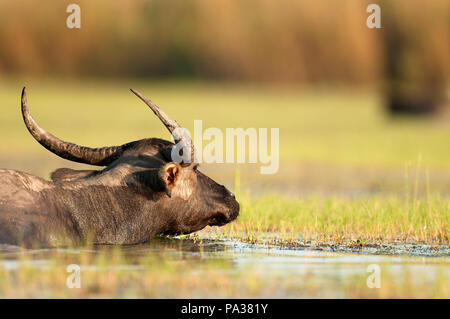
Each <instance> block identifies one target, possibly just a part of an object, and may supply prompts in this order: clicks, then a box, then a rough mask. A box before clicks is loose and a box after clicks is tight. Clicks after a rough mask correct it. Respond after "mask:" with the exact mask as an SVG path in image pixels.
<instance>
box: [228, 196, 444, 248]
mask: <svg viewBox="0 0 450 319" xmlns="http://www.w3.org/2000/svg"><path fill="white" fill-rule="evenodd" d="M240 202H241V214H240V217H239V218H238V220H237V221H236V222H234V223H232V224H230V225H227V226H225V227H223V228H222V229H221V230H220V233H221V236H225V237H232V238H240V239H241V240H244V241H245V240H248V239H250V240H253V241H258V240H260V239H261V240H264V241H267V238H269V239H270V238H272V239H275V242H278V243H280V240H281V244H283V242H289V241H291V242H293V241H296V242H302V243H308V242H312V243H315V244H331V243H332V244H347V245H352V244H355V243H364V242H367V243H372V244H381V243H389V242H405V243H406V242H410V243H411V242H415V243H428V244H433V243H435V244H438V243H447V244H448V242H449V237H448V236H449V230H450V229H449V225H450V202H449V201H448V200H447V199H442V198H440V197H430V198H423V199H416V200H410V201H408V200H406V199H400V198H397V197H384V196H375V197H373V196H372V197H361V198H355V199H349V198H347V199H346V198H321V197H320V196H310V197H306V198H288V197H283V196H280V195H265V196H257V197H243V198H241V200H240ZM274 233H275V234H276V236H275V237H274V236H273V234H274ZM269 242H270V241H269Z"/></svg>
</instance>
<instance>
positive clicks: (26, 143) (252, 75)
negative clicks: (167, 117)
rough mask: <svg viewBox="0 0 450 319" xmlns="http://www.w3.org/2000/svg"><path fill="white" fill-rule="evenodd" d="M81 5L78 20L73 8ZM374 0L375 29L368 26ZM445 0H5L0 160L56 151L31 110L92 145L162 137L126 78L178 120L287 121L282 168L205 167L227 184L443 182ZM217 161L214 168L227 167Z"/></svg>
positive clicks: (51, 165) (447, 128)
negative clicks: (23, 97) (27, 114)
mask: <svg viewBox="0 0 450 319" xmlns="http://www.w3.org/2000/svg"><path fill="white" fill-rule="evenodd" d="M70 3H76V4H78V5H79V6H80V7H81V28H80V29H69V28H67V26H66V19H67V17H68V16H69V13H66V8H67V6H68V5H69V4H70ZM369 3H377V4H379V5H380V7H381V26H382V28H381V29H369V28H367V26H366V19H367V17H368V16H369V13H367V12H366V8H367V6H368V4H369ZM449 14H450V2H449V1H446V0H442V1H441V0H432V1H427V2H425V1H417V0H408V1H406V0H400V1H399V0H397V1H376V2H374V1H354V0H347V1H332V0H329V1H328V0H327V1H320V2H319V1H293V0H289V1H288V0H280V1H273V0H214V1H210V0H209V1H208V0H189V1H157V0H147V1H145V0H117V1H106V0H105V1H103V0H98V1H95V2H94V1H82V0H77V1H75V0H71V1H57V2H56V1H39V2H36V1H31V0H16V1H6V0H0V107H1V110H2V115H1V117H0V141H1V143H0V167H8V168H14V169H20V170H25V171H27V172H30V173H35V174H39V175H41V176H43V177H45V178H48V175H49V173H50V171H51V170H52V169H55V168H57V167H60V166H66V167H83V165H78V164H74V163H69V162H67V161H64V160H60V159H58V158H57V157H56V156H54V155H52V154H50V153H48V152H47V151H46V150H44V149H43V148H42V147H41V146H40V145H38V143H36V142H34V141H33V140H32V138H31V136H29V134H28V132H27V131H26V128H25V126H24V125H23V123H22V119H21V114H20V110H19V95H20V90H21V88H22V87H23V86H24V85H27V87H28V95H29V96H28V99H29V103H30V107H31V110H32V113H33V114H34V117H35V118H36V120H37V121H38V122H39V123H40V124H41V125H42V126H43V127H44V128H46V129H47V130H49V131H50V132H52V133H53V134H55V135H57V136H58V137H60V138H62V139H65V140H69V141H71V142H74V143H78V144H83V145H88V146H105V145H115V144H121V143H125V142H129V141H131V140H135V139H140V138H144V137H151V136H155V137H163V138H167V139H169V138H170V137H169V134H168V133H167V132H166V131H165V128H164V127H163V126H162V125H161V124H160V123H159V122H158V121H157V120H156V118H154V116H153V114H152V113H151V112H149V111H148V110H147V109H146V108H145V106H144V105H141V104H142V103H139V101H138V100H137V99H136V98H135V97H134V96H133V95H131V94H130V93H129V92H128V91H127V90H128V88H129V87H133V88H135V89H137V90H139V91H141V92H142V93H144V94H145V95H147V96H148V97H150V98H151V99H152V100H154V101H155V102H156V103H157V104H158V105H160V106H161V107H162V108H163V109H164V110H166V111H167V112H168V113H169V114H171V115H172V116H173V117H174V118H176V119H177V120H178V121H179V122H180V123H181V124H182V125H183V126H186V127H187V128H189V129H192V127H193V120H194V119H203V120H204V124H203V127H204V128H207V127H219V128H223V129H224V128H226V127H244V128H248V127H256V128H258V127H268V128H271V127H279V128H280V161H281V164H280V170H279V173H278V174H275V175H270V176H264V175H260V174H259V167H260V165H259V164H251V165H250V164H248V165H204V170H206V171H208V172H209V173H210V174H211V175H213V176H214V177H217V178H222V179H223V180H225V181H226V183H227V184H228V185H231V187H233V179H234V174H235V172H236V169H238V170H239V171H240V175H241V180H242V182H241V187H242V188H243V189H250V190H251V191H252V192H256V193H258V192H265V191H267V190H271V191H273V190H276V191H279V192H283V193H294V194H301V193H305V192H321V193H332V194H335V193H339V194H347V195H348V194H349V195H351V196H353V194H359V193H361V192H362V193H372V192H388V193H391V192H399V193H401V192H403V191H404V189H405V184H408V183H409V180H415V181H418V191H420V192H425V191H430V190H433V191H438V192H440V193H443V194H448V192H449V189H450V116H449V102H448V100H449V77H450V56H449V55H450V53H449V52H450V50H449V46H450V34H449V32H450V31H449V30H450V19H449ZM219 167H220V168H219Z"/></svg>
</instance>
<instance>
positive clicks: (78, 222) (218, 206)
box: [0, 88, 239, 247]
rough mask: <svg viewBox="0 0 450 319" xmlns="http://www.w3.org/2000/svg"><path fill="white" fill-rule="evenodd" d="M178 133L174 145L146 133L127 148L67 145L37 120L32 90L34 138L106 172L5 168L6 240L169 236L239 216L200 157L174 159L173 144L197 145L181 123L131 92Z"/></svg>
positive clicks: (1, 222)
mask: <svg viewBox="0 0 450 319" xmlns="http://www.w3.org/2000/svg"><path fill="white" fill-rule="evenodd" d="M132 92H133V93H134V94H136V95H137V96H138V97H139V98H140V99H141V100H143V101H144V102H145V103H146V104H147V105H148V106H149V107H150V108H151V109H152V111H153V112H154V113H155V114H156V115H157V116H158V118H159V119H160V120H161V121H162V122H163V124H164V125H165V126H166V127H167V129H168V130H169V131H170V132H171V133H172V136H173V137H174V140H175V144H174V143H171V142H169V141H166V140H162V139H158V138H146V139H142V140H138V141H134V142H130V143H127V144H124V145H121V146H112V147H103V148H89V147H84V146H79V145H76V144H72V143H68V142H64V141H62V140H60V139H59V138H57V137H55V136H53V135H52V134H50V133H48V132H47V131H45V130H44V129H43V128H41V127H40V126H39V125H38V124H37V123H36V121H35V120H34V119H33V118H32V116H31V114H30V110H29V108H28V105H27V98H26V92H25V88H24V89H23V91H22V98H21V105H22V115H23V119H24V121H25V125H26V127H27V128H28V130H29V132H30V133H31V135H32V136H33V137H34V138H35V139H36V140H37V141H38V142H39V143H40V144H41V145H42V146H44V147H45V148H46V149H48V150H49V151H51V152H52V153H54V154H56V155H58V156H60V157H62V158H64V159H67V160H70V161H74V162H79V163H85V164H91V165H97V166H103V167H104V168H103V169H101V170H72V169H68V168H60V169H57V170H56V171H54V172H53V173H52V174H51V178H52V181H51V182H50V181H47V180H44V179H42V178H40V177H36V176H33V175H30V174H27V173H23V172H19V171H15V170H7V169H0V180H1V184H0V243H6V244H14V245H23V246H26V247H29V246H33V247H35V246H41V247H42V246H44V247H55V246H65V245H78V244H83V243H86V242H91V243H94V244H136V243H142V242H146V241H148V240H150V239H151V238H152V237H154V236H156V235H159V234H165V235H177V234H188V233H191V232H195V231H198V230H200V229H202V228H204V227H205V226H207V225H210V226H221V225H224V224H227V223H229V222H231V221H233V220H234V219H236V218H237V216H238V214H239V204H238V202H237V201H236V199H235V196H234V194H233V193H231V192H230V191H228V190H227V189H226V188H225V187H224V186H222V185H220V184H218V183H216V182H215V181H213V180H212V179H211V178H209V177H208V176H206V175H204V174H202V173H201V172H200V171H199V170H198V169H197V168H198V164H197V163H195V161H191V162H188V161H184V162H180V163H178V162H174V161H173V160H172V158H171V156H172V155H171V154H173V152H172V150H173V147H174V146H176V145H178V143H181V142H185V143H186V142H187V144H186V145H191V151H192V153H194V147H193V145H192V141H191V139H190V137H189V136H188V135H186V134H174V131H176V130H177V129H178V128H180V125H179V124H178V123H177V122H176V121H174V120H173V119H171V118H170V117H169V116H168V115H167V114H166V113H164V112H163V111H162V110H160V109H159V108H158V106H156V105H155V104H153V103H152V102H151V101H150V100H148V99H147V98H145V97H144V96H142V95H141V94H140V93H139V92H136V91H134V90H132Z"/></svg>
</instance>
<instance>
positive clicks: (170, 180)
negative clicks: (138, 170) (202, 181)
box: [158, 162, 182, 197]
mask: <svg viewBox="0 0 450 319" xmlns="http://www.w3.org/2000/svg"><path fill="white" fill-rule="evenodd" d="M181 172H182V168H181V166H180V164H178V163H174V162H171V163H167V164H166V165H164V166H163V167H161V169H160V170H159V174H158V175H159V178H160V179H161V180H162V182H163V184H164V188H165V192H166V194H167V196H169V197H171V194H172V189H173V188H174V187H175V185H176V184H177V182H178V180H179V179H180V176H181Z"/></svg>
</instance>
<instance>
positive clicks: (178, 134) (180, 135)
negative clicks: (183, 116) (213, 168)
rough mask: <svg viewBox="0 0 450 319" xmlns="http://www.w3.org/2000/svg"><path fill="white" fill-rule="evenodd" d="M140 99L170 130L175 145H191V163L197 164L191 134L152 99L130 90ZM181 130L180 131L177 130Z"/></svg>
mask: <svg viewBox="0 0 450 319" xmlns="http://www.w3.org/2000/svg"><path fill="white" fill-rule="evenodd" d="M130 91H131V92H133V93H134V94H135V95H136V96H137V97H138V98H140V99H141V100H142V101H143V102H144V103H145V104H147V105H148V107H150V109H151V110H152V111H153V113H155V115H156V116H157V117H158V118H159V119H160V120H161V122H163V124H164V126H165V127H166V128H167V129H168V130H169V132H170V134H172V137H173V139H174V141H175V144H177V143H178V142H182V143H183V144H182V145H190V147H191V162H192V163H193V162H195V160H194V159H195V148H194V143H192V139H191V137H190V136H189V134H186V132H185V131H184V129H183V128H182V127H181V125H180V124H178V123H177V121H175V120H174V119H172V118H171V117H170V116H169V115H167V114H166V113H165V112H164V111H163V110H161V109H160V108H159V107H158V106H157V105H156V104H155V103H153V102H152V101H151V100H150V99H148V98H146V97H145V96H143V95H142V94H141V93H139V92H138V91H135V90H133V89H130ZM177 129H180V130H177Z"/></svg>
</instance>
